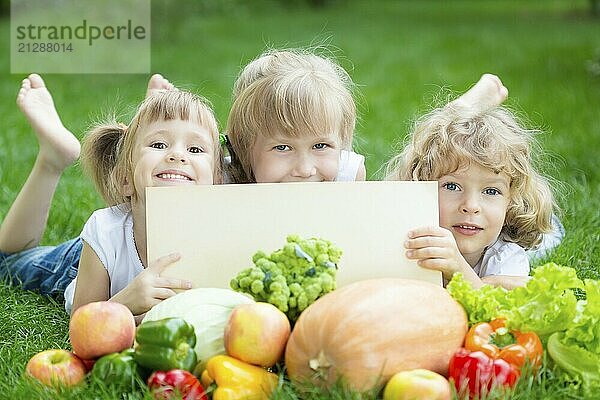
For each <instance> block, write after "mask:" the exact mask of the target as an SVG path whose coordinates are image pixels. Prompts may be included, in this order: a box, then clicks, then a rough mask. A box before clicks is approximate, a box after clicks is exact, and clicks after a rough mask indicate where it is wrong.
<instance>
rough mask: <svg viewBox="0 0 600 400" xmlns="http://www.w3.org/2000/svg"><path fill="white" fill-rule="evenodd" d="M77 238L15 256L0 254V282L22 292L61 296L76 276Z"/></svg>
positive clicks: (78, 256) (77, 263) (79, 246)
mask: <svg viewBox="0 0 600 400" xmlns="http://www.w3.org/2000/svg"><path fill="white" fill-rule="evenodd" d="M82 246H83V242H82V240H81V238H76V239H72V240H69V241H67V242H64V243H61V244H59V245H58V246H38V247H33V248H31V249H27V250H23V251H20V252H18V253H10V254H9V253H2V252H0V280H2V281H5V282H8V283H10V284H12V285H15V286H21V287H22V288H23V289H25V290H35V291H38V292H39V293H41V294H44V295H49V296H53V297H61V296H62V295H63V294H64V292H65V289H66V288H67V286H68V285H69V283H71V281H72V280H73V279H75V277H76V276H77V267H78V266H79V258H80V257H81V248H82Z"/></svg>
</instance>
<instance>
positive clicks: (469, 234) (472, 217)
mask: <svg viewBox="0 0 600 400" xmlns="http://www.w3.org/2000/svg"><path fill="white" fill-rule="evenodd" d="M438 185H439V186H438V193H439V199H438V201H439V208H440V226H442V227H443V228H446V229H448V230H449V231H451V232H452V234H453V235H454V238H455V240H456V244H457V245H458V249H459V250H460V252H461V254H462V255H463V256H464V257H465V259H466V260H467V262H468V263H469V264H471V266H474V265H475V264H476V263H477V261H478V260H479V259H480V258H481V255H482V254H483V251H484V250H485V248H486V247H487V246H490V245H491V244H493V243H494V242H495V241H496V239H497V238H498V236H499V235H500V232H501V231H502V227H503V225H504V219H505V217H506V210H507V208H508V204H509V199H510V178H509V176H508V175H507V174H505V173H503V172H500V173H495V172H494V171H492V170H490V169H489V168H486V167H483V166H481V165H479V164H477V163H474V162H471V163H470V164H468V165H467V166H466V167H462V168H459V169H458V170H457V171H454V172H452V173H448V174H446V175H444V176H442V177H440V178H439V179H438Z"/></svg>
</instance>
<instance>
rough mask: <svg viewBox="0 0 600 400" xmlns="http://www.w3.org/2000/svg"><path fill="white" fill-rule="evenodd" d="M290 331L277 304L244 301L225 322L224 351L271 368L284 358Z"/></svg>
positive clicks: (287, 321)
mask: <svg viewBox="0 0 600 400" xmlns="http://www.w3.org/2000/svg"><path fill="white" fill-rule="evenodd" d="M290 331H291V329H290V321H289V320H288V319H287V316H286V315H285V314H284V313H283V312H281V311H280V310H279V309H278V308H277V307H275V306H274V305H272V304H269V303H260V302H258V303H252V304H241V305H239V306H237V307H236V308H234V309H233V311H232V313H231V315H230V316H229V320H228V321H227V324H226V325H225V350H226V351H227V354H229V355H230V356H231V357H234V358H237V359H238V360H242V361H245V362H247V363H249V364H254V365H260V366H262V367H271V366H273V365H274V364H275V363H276V362H277V361H279V359H281V356H282V355H283V351H284V350H285V345H286V343H287V340H288V338H289V337H290Z"/></svg>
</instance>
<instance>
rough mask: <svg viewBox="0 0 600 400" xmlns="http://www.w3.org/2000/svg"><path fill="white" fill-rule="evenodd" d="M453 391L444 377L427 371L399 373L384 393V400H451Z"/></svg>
mask: <svg viewBox="0 0 600 400" xmlns="http://www.w3.org/2000/svg"><path fill="white" fill-rule="evenodd" d="M450 398H452V389H451V388H450V383H449V382H448V380H447V379H446V378H444V377H443V376H442V375H440V374H438V373H435V372H433V371H429V370H426V369H413V370H410V371H402V372H398V373H397V374H395V375H394V376H392V378H391V379H390V380H389V382H388V383H387V385H386V386H385V389H384V391H383V399H384V400H409V399H411V400H450Z"/></svg>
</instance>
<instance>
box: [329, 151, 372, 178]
mask: <svg viewBox="0 0 600 400" xmlns="http://www.w3.org/2000/svg"><path fill="white" fill-rule="evenodd" d="M364 164H365V157H364V156H362V155H360V154H358V153H355V152H353V151H347V150H342V151H341V153H340V163H339V164H338V173H337V177H336V178H335V180H336V182H354V181H355V180H356V174H358V169H359V168H360V167H361V166H362V165H364Z"/></svg>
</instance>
